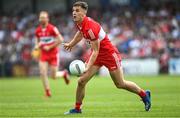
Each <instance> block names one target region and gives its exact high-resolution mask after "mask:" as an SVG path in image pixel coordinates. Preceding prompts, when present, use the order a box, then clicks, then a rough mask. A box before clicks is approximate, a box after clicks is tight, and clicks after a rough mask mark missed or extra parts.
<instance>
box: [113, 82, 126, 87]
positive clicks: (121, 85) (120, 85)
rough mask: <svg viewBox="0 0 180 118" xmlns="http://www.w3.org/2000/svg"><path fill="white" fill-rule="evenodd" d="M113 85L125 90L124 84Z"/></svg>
mask: <svg viewBox="0 0 180 118" xmlns="http://www.w3.org/2000/svg"><path fill="white" fill-rule="evenodd" d="M115 85H116V87H117V88H118V89H125V88H126V85H125V83H124V82H123V83H115Z"/></svg>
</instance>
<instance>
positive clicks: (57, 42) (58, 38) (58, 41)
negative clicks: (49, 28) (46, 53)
mask: <svg viewBox="0 0 180 118" xmlns="http://www.w3.org/2000/svg"><path fill="white" fill-rule="evenodd" d="M53 32H54V35H55V42H54V43H53V44H52V45H49V46H45V47H44V48H45V50H50V49H52V48H55V47H57V46H59V45H60V44H61V43H62V42H63V37H62V35H61V34H60V32H59V31H58V29H57V28H56V27H54V28H53Z"/></svg>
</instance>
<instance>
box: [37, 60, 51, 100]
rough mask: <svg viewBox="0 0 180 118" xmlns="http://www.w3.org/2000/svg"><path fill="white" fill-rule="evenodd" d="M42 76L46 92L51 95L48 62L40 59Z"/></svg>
mask: <svg viewBox="0 0 180 118" xmlns="http://www.w3.org/2000/svg"><path fill="white" fill-rule="evenodd" d="M39 69H40V77H41V80H42V83H43V86H44V90H45V92H46V96H48V97H50V96H51V92H50V86H49V81H48V64H47V62H43V61H39Z"/></svg>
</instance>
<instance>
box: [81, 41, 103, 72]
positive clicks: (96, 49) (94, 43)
mask: <svg viewBox="0 0 180 118" xmlns="http://www.w3.org/2000/svg"><path fill="white" fill-rule="evenodd" d="M99 48H100V41H99V40H94V41H91V49H92V50H93V52H92V54H91V56H90V59H89V62H88V63H87V65H86V69H85V72H87V71H88V70H89V69H90V68H91V67H92V66H93V64H94V62H95V61H96V58H97V56H98V54H99Z"/></svg>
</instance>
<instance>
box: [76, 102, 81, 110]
mask: <svg viewBox="0 0 180 118" xmlns="http://www.w3.org/2000/svg"><path fill="white" fill-rule="evenodd" d="M81 105H82V103H81V102H80V103H79V102H76V104H75V109H77V110H80V109H81Z"/></svg>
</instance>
